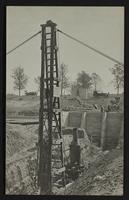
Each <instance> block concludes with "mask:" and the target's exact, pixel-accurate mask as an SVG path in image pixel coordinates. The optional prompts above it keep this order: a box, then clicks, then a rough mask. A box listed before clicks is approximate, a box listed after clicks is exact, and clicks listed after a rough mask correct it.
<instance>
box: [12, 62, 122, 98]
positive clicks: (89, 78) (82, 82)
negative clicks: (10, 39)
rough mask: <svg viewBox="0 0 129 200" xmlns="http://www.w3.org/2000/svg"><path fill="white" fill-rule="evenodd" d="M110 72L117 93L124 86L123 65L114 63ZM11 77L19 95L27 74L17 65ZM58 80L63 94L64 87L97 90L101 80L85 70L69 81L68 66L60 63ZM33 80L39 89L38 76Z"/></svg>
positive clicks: (25, 84)
mask: <svg viewBox="0 0 129 200" xmlns="http://www.w3.org/2000/svg"><path fill="white" fill-rule="evenodd" d="M110 72H111V74H112V75H113V80H112V83H113V85H114V88H115V89H116V93H117V94H118V95H119V92H120V89H121V88H123V87H124V67H123V66H122V65H120V64H115V65H114V67H112V68H110ZM12 78H13V80H14V90H17V91H18V95H19V96H21V91H22V90H23V89H25V88H26V86H27V83H28V76H27V75H26V74H25V72H24V69H23V68H22V67H21V66H19V67H17V68H15V69H13V72H12ZM59 80H60V83H61V95H63V94H65V91H66V89H68V88H70V87H71V88H72V87H76V86H77V87H82V88H85V89H90V88H91V87H93V88H94V91H97V89H98V88H97V87H98V85H99V84H100V83H101V82H102V79H101V77H100V75H99V74H97V73H92V74H91V75H90V74H88V73H86V72H85V71H81V72H80V73H78V75H77V79H76V81H75V82H73V83H71V82H70V77H69V76H68V66H67V65H65V64H64V63H62V64H61V65H60V67H59ZM34 82H35V84H36V85H37V91H39V90H40V76H37V77H35V78H34Z"/></svg>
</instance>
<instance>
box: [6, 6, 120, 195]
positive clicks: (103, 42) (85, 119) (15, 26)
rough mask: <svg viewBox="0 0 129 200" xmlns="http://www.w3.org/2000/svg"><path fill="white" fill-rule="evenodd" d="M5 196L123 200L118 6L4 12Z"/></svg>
mask: <svg viewBox="0 0 129 200" xmlns="http://www.w3.org/2000/svg"><path fill="white" fill-rule="evenodd" d="M5 137H6V149H5V154H6V164H5V166H6V167H5V193H6V195H83V196H122V195H123V187H124V182H123V173H124V171H123V168H124V161H123V157H124V147H123V146H124V7H123V6H7V7H6V136H5Z"/></svg>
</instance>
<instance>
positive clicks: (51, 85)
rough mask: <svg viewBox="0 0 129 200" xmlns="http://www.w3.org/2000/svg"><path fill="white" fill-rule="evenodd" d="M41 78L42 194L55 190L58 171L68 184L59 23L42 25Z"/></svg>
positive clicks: (39, 172) (40, 171) (40, 182)
mask: <svg viewBox="0 0 129 200" xmlns="http://www.w3.org/2000/svg"><path fill="white" fill-rule="evenodd" d="M41 28H42V31H41V33H42V35H41V40H42V41H41V79H40V110H39V141H38V142H39V143H38V144H39V145H38V147H39V148H38V186H39V188H40V194H52V188H53V184H54V179H56V177H55V174H58V177H59V175H60V177H61V178H62V184H64V173H65V167H64V161H63V147H62V145H63V140H62V134H61V133H62V131H61V109H60V94H58V93H59V91H60V84H59V75H58V60H57V50H58V48H57V41H56V24H55V23H53V22H52V21H47V23H46V24H44V25H41Z"/></svg>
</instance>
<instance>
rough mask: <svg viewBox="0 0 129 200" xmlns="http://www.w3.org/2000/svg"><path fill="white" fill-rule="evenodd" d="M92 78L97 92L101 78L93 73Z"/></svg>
mask: <svg viewBox="0 0 129 200" xmlns="http://www.w3.org/2000/svg"><path fill="white" fill-rule="evenodd" d="M91 78H92V83H93V85H94V91H97V86H98V84H99V83H100V82H101V77H100V76H99V75H98V74H96V73H92V74H91Z"/></svg>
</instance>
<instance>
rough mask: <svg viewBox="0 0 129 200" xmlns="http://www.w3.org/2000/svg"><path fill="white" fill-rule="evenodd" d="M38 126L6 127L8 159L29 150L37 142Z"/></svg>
mask: <svg viewBox="0 0 129 200" xmlns="http://www.w3.org/2000/svg"><path fill="white" fill-rule="evenodd" d="M36 130H37V126H28V127H27V126H21V125H14V124H7V125H6V158H7V159H9V158H10V157H11V156H13V155H14V154H15V153H18V152H20V151H22V150H23V149H25V148H29V147H31V146H33V145H34V144H35V141H36V140H37V134H36Z"/></svg>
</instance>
